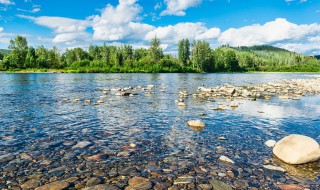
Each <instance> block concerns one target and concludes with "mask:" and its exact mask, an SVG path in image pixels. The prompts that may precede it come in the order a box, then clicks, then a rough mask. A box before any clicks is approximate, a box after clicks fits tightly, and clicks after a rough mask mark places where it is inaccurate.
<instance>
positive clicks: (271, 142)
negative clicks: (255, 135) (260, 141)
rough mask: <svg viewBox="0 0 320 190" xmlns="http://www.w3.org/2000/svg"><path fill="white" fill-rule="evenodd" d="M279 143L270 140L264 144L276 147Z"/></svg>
mask: <svg viewBox="0 0 320 190" xmlns="http://www.w3.org/2000/svg"><path fill="white" fill-rule="evenodd" d="M276 143H277V141H275V140H268V141H266V142H265V143H264V144H265V145H266V146H267V147H274V145H275V144H276Z"/></svg>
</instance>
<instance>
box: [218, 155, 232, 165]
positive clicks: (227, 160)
mask: <svg viewBox="0 0 320 190" xmlns="http://www.w3.org/2000/svg"><path fill="white" fill-rule="evenodd" d="M219 160H221V161H222V162H227V163H230V164H234V163H235V162H234V161H233V160H231V159H230V158H228V157H226V156H220V158H219Z"/></svg>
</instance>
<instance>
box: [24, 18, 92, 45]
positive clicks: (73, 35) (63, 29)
mask: <svg viewBox="0 0 320 190" xmlns="http://www.w3.org/2000/svg"><path fill="white" fill-rule="evenodd" d="M18 17H20V18H26V19H29V20H32V21H33V22H35V23H36V24H38V25H41V26H45V27H47V28H50V29H53V31H54V32H55V34H56V36H55V38H54V39H53V42H54V43H58V42H59V43H62V42H68V41H71V40H75V39H82V37H84V36H86V37H88V36H89V34H87V33H86V32H85V30H86V29H87V28H88V27H89V26H90V23H89V22H88V21H86V20H76V19H70V18H64V17H49V16H41V17H31V16H25V15H18Z"/></svg>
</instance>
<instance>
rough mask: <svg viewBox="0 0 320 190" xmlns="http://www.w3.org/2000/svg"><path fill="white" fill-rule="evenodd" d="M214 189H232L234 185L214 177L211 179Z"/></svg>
mask: <svg viewBox="0 0 320 190" xmlns="http://www.w3.org/2000/svg"><path fill="white" fill-rule="evenodd" d="M209 183H210V184H211V185H212V187H213V189H214V190H232V187H231V186H230V185H228V184H226V183H224V182H222V181H219V180H215V179H212V180H210V181H209Z"/></svg>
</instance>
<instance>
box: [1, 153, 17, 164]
mask: <svg viewBox="0 0 320 190" xmlns="http://www.w3.org/2000/svg"><path fill="white" fill-rule="evenodd" d="M13 159H14V156H13V155H12V154H5V155H2V156H0V163H2V162H8V161H11V160H13Z"/></svg>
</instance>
